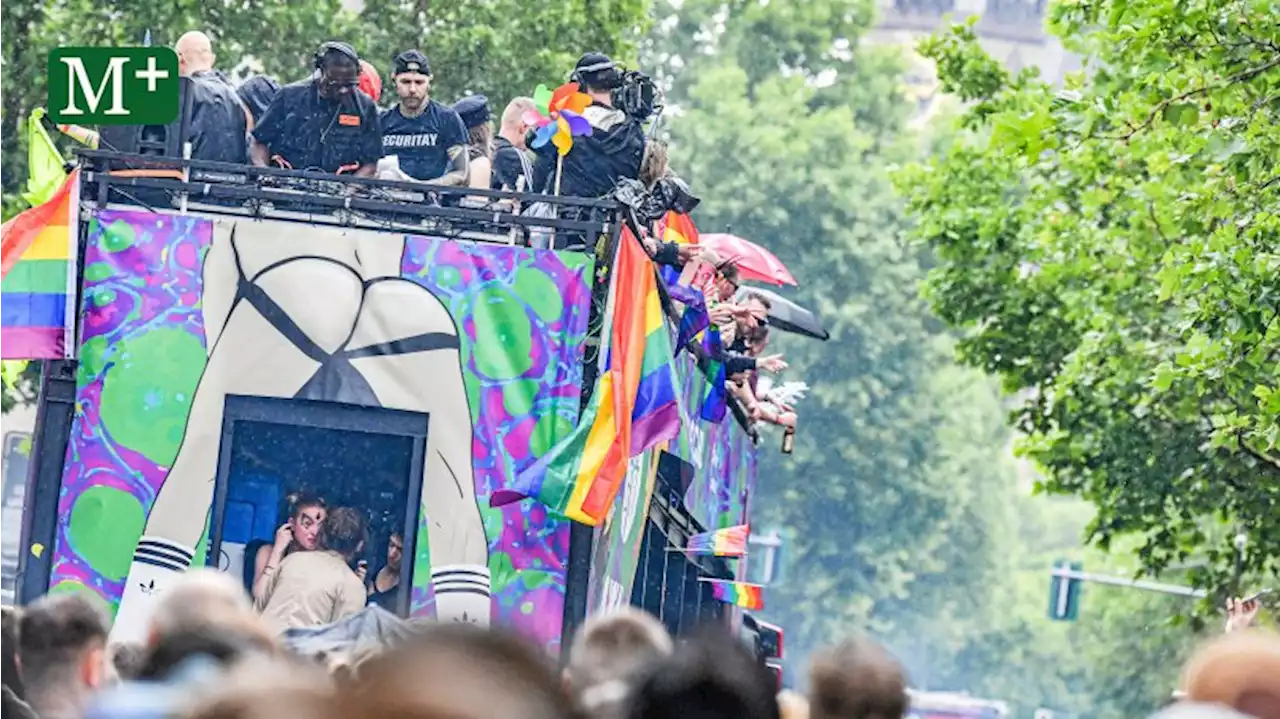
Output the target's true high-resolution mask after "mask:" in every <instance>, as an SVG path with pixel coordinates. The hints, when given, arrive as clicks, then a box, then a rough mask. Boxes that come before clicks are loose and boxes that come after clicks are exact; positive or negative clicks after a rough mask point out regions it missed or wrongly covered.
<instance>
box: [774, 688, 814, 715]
mask: <svg viewBox="0 0 1280 719" xmlns="http://www.w3.org/2000/svg"><path fill="white" fill-rule="evenodd" d="M778 711H779V712H780V713H781V714H782V719H809V700H808V699H805V698H804V695H803V694H799V693H796V692H793V691H791V690H790V689H785V690H783V691H781V692H778Z"/></svg>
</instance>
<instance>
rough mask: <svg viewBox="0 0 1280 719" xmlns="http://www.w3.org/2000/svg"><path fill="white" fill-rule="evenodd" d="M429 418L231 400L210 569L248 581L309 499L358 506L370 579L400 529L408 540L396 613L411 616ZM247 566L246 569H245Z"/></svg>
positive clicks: (328, 405) (305, 403)
mask: <svg viewBox="0 0 1280 719" xmlns="http://www.w3.org/2000/svg"><path fill="white" fill-rule="evenodd" d="M427 425H428V418H427V415H425V414H422V413H418V412H406V411H402V410H392V409H383V408H380V407H361V406H357V405H349V404H338V403H334V402H321V401H315V400H304V399H276V398H266V397H242V396H235V395H232V396H228V397H227V403H226V412H225V415H224V419H223V425H222V442H221V446H220V451H219V457H218V476H217V479H216V486H215V490H214V507H213V523H212V529H211V537H210V547H209V564H210V565H212V566H216V567H218V568H219V569H222V570H224V571H228V572H233V573H235V574H236V576H249V577H251V576H252V569H251V567H252V563H253V558H252V555H253V554H254V553H256V550H257V548H258V547H260V546H262V545H263V543H266V544H270V543H271V541H272V539H273V537H274V536H275V532H276V529H277V528H278V527H279V526H280V525H281V524H283V523H284V522H285V521H286V520H287V519H288V518H289V517H288V506H289V502H288V498H289V497H290V496H291V495H298V494H308V495H313V496H319V497H321V498H323V499H324V502H325V504H326V505H327V506H328V507H329V508H330V509H332V508H334V507H354V508H356V509H359V510H360V511H362V512H363V513H364V515H365V520H366V521H367V522H368V526H369V542H368V543H366V544H365V547H364V551H363V553H362V555H361V556H360V557H358V558H357V559H358V560H363V561H365V562H367V565H368V571H369V576H370V577H372V576H373V575H374V573H376V572H377V571H378V570H379V569H380V568H381V567H382V566H383V565H384V564H385V562H386V551H387V542H388V540H389V538H390V536H391V534H392V533H394V532H399V533H400V536H401V538H402V540H403V543H404V544H403V554H402V556H403V557H404V559H403V560H402V562H401V566H400V587H401V591H400V592H399V599H398V605H397V606H396V611H397V613H399V614H400V615H401V616H405V615H407V614H408V609H409V595H410V592H409V591H408V588H409V587H412V586H413V557H414V543H415V540H416V539H417V529H418V517H419V514H420V507H421V492H422V469H423V458H424V457H425V456H426V443H427ZM246 564H247V565H248V566H249V567H250V568H249V569H246V566H245V565H246Z"/></svg>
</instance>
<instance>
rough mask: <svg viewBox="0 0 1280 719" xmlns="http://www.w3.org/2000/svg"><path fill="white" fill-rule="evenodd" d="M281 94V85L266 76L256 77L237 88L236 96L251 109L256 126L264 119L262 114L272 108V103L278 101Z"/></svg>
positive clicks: (250, 112)
mask: <svg viewBox="0 0 1280 719" xmlns="http://www.w3.org/2000/svg"><path fill="white" fill-rule="evenodd" d="M279 92H280V83H278V82H276V81H275V79H273V78H270V77H267V76H266V75H254V76H253V77H251V78H249V79H248V80H245V81H244V82H243V83H242V84H241V85H240V87H238V88H236V94H237V95H239V96H240V102H243V103H244V106H245V107H247V108H248V109H249V114H250V115H252V116H253V122H254V124H257V122H258V121H259V120H261V119H262V113H264V112H266V111H267V108H268V107H271V101H272V100H274V99H276V95H277V94H278V93H279Z"/></svg>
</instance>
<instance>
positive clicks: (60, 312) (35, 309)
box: [0, 113, 80, 359]
mask: <svg viewBox="0 0 1280 719" xmlns="http://www.w3.org/2000/svg"><path fill="white" fill-rule="evenodd" d="M27 128H28V133H29V136H28V148H29V151H30V157H29V158H28V161H29V169H30V175H31V176H30V178H29V179H28V181H27V188H28V192H27V193H26V194H25V195H24V197H25V198H26V199H27V200H28V201H29V202H31V203H32V204H33V205H35V206H34V207H32V208H31V209H29V210H26V211H25V212H23V213H21V214H19V215H18V216H17V217H14V218H13V219H11V220H9V221H8V222H6V223H4V225H2V226H0V249H2V254H0V257H2V259H3V262H2V264H0V357H2V358H3V359H65V358H69V357H72V356H73V355H74V353H75V330H76V258H77V255H78V252H79V237H78V233H77V232H76V227H77V221H78V219H79V218H78V215H77V210H78V208H79V206H80V197H79V186H80V171H79V170H75V171H73V172H72V173H71V175H70V176H67V175H66V173H65V172H64V171H63V169H62V156H61V155H59V154H58V151H57V148H56V147H54V144H53V141H52V140H51V139H50V138H49V135H48V133H46V132H45V131H44V127H43V126H42V125H41V124H40V116H39V114H37V113H32V116H31V117H30V118H29V119H28V121H27Z"/></svg>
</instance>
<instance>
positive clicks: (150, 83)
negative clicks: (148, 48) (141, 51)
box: [133, 57, 169, 92]
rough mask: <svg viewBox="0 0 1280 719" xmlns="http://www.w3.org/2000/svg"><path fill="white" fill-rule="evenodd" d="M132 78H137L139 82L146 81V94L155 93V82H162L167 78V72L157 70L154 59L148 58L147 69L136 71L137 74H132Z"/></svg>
mask: <svg viewBox="0 0 1280 719" xmlns="http://www.w3.org/2000/svg"><path fill="white" fill-rule="evenodd" d="M133 76H134V77H136V78H138V79H139V80H146V81H147V92H155V91H156V80H163V79H165V78H167V77H169V71H168V70H157V69H156V59H155V58H154V57H149V58H147V69H146V70H138V71H137V72H135V73H133Z"/></svg>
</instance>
